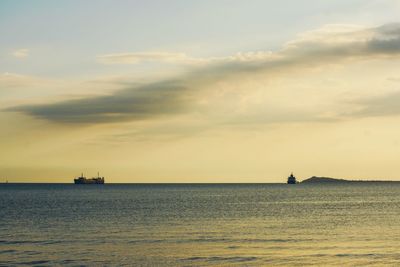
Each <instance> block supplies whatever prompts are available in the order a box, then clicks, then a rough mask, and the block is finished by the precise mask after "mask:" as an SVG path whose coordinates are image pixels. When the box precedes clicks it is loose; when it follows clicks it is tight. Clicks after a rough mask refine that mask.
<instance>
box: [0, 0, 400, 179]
mask: <svg viewBox="0 0 400 267" xmlns="http://www.w3.org/2000/svg"><path fill="white" fill-rule="evenodd" d="M399 11H400V2H399V1H395V0H380V1H378V0H363V1H357V0H343V1H342V0H335V1H333V0H332V1H330V0H327V1H319V0H318V1H317V0H299V1H289V0H282V1H279V2H278V1H269V0H263V1H258V0H254V1H251V2H249V1H234V0H230V1H228V0H226V1H224V0H219V1H218V0H217V1H214V0H213V1H211V0H204V1H175V0H172V1H152V0H150V1H111V0H108V1H105V0H97V1H94V0H91V1H74V0H71V1H50V0H49V1H42V0H38V1H22V0H21V1H8V0H2V1H0V40H1V42H0V182H4V181H5V180H8V181H9V182H72V179H73V178H74V177H76V176H79V175H80V174H81V173H82V172H83V173H84V174H85V175H86V176H88V177H91V176H96V175H97V172H98V171H99V172H100V174H101V176H105V178H106V182H109V183H136V182H138V183H147V182H148V183H169V182H173V183H176V182H185V183H186V182H195V183H217V182H218V183H219V182H227V183H236V182H243V183H246V182H251V183H252V182H285V180H286V178H287V176H288V175H289V174H290V173H291V172H294V174H295V175H296V176H297V177H298V179H299V180H303V179H305V178H308V177H310V176H313V175H315V176H328V177H337V178H348V179H377V180H379V179H380V180H400V175H399V171H398V166H399V164H398V163H399V160H400V123H399V122H400V105H399V103H400V73H399V71H398V70H399V69H400V21H399V20H398V14H399Z"/></svg>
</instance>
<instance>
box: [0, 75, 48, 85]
mask: <svg viewBox="0 0 400 267" xmlns="http://www.w3.org/2000/svg"><path fill="white" fill-rule="evenodd" d="M40 82H43V79H40V78H37V77H33V76H27V75H21V74H16V73H10V72H4V73H0V89H10V88H15V87H27V86H31V85H35V84H39V83H40Z"/></svg>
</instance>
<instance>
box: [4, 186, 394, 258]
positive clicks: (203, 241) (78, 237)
mask: <svg viewBox="0 0 400 267" xmlns="http://www.w3.org/2000/svg"><path fill="white" fill-rule="evenodd" d="M312 265H314V266H400V183H350V184H334V185H332V184H328V185H327V184H325V185H324V184H297V185H286V184H106V185H73V184H1V185H0V266H312Z"/></svg>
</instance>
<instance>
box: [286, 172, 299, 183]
mask: <svg viewBox="0 0 400 267" xmlns="http://www.w3.org/2000/svg"><path fill="white" fill-rule="evenodd" d="M287 183H288V184H297V181H296V177H294V175H293V173H291V174H290V176H289V177H288V178H287Z"/></svg>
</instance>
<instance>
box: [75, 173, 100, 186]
mask: <svg viewBox="0 0 400 267" xmlns="http://www.w3.org/2000/svg"><path fill="white" fill-rule="evenodd" d="M74 182H75V184H104V177H100V175H99V173H97V177H93V178H90V179H87V178H86V177H85V176H83V173H82V175H81V176H79V177H78V178H75V179H74Z"/></svg>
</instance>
